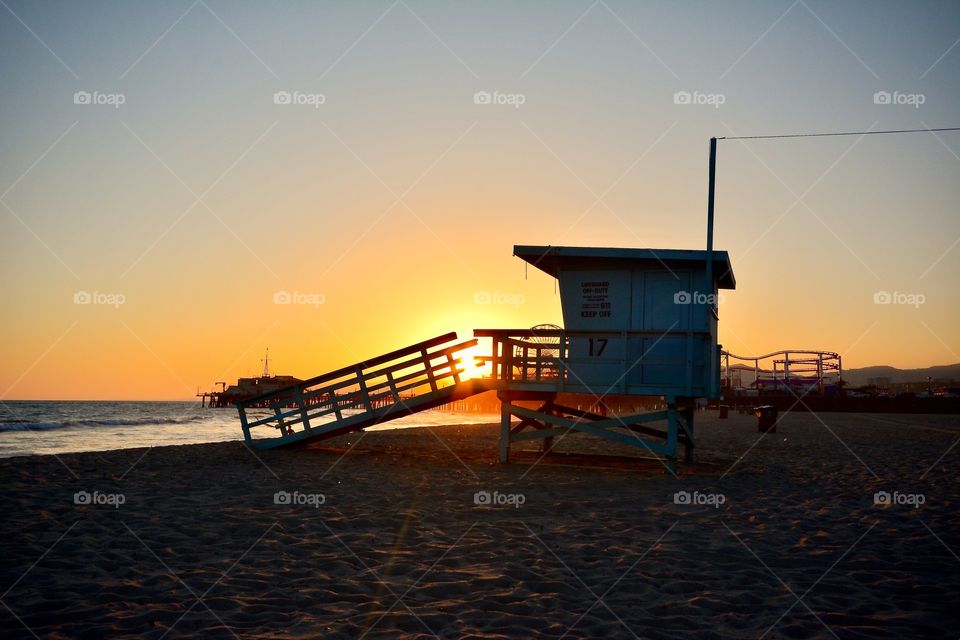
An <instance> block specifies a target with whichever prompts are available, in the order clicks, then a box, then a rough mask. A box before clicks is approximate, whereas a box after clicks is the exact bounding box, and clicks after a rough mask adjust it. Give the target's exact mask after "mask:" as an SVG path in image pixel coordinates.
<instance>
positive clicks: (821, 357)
mask: <svg viewBox="0 0 960 640" xmlns="http://www.w3.org/2000/svg"><path fill="white" fill-rule="evenodd" d="M721 359H722V366H723V385H724V387H725V388H726V389H738V388H740V389H744V388H746V389H756V390H757V391H758V392H769V391H791V392H794V393H798V392H804V393H807V392H812V391H817V392H819V393H824V390H825V389H826V387H828V386H830V385H836V384H838V383H840V381H841V377H842V374H843V365H842V359H841V356H840V354H839V353H834V352H833V351H815V350H811V349H784V350H782V351H774V352H773V353H767V354H764V355H762V356H738V355H736V354H734V353H730V352H729V351H726V350H724V351H721ZM731 360H732V361H733V362H732V363H731ZM744 372H747V373H750V374H752V375H753V380H752V381H750V382H749V383H748V384H744V381H743V374H744Z"/></svg>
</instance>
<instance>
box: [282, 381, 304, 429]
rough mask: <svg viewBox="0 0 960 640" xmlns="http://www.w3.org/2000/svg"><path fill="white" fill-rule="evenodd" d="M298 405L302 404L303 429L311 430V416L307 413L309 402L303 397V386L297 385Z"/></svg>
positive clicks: (301, 419) (301, 418)
mask: <svg viewBox="0 0 960 640" xmlns="http://www.w3.org/2000/svg"><path fill="white" fill-rule="evenodd" d="M297 405H299V406H300V421H301V422H302V423H303V429H304V430H305V431H310V418H309V417H308V415H307V402H306V400H304V399H303V387H297ZM282 428H283V427H282V426H281V429H282Z"/></svg>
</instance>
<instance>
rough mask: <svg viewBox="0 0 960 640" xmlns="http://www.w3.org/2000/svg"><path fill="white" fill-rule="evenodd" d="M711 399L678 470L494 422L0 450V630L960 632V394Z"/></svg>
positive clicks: (684, 634)
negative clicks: (816, 411) (611, 457)
mask: <svg viewBox="0 0 960 640" xmlns="http://www.w3.org/2000/svg"><path fill="white" fill-rule="evenodd" d="M697 419H698V434H699V443H698V444H699V449H698V457H699V460H700V461H701V464H700V465H698V466H695V467H693V468H690V467H683V466H681V467H680V469H679V470H678V475H677V476H676V477H675V476H674V475H672V474H671V473H670V472H669V470H668V469H666V468H665V467H664V466H663V465H661V464H660V463H659V462H655V461H653V462H651V461H638V462H636V463H633V462H630V461H625V460H620V461H619V462H617V463H616V464H605V463H603V462H602V461H601V460H599V459H597V458H593V457H590V456H586V457H580V458H575V459H571V458H562V457H558V460H556V461H553V460H543V461H541V462H538V463H533V461H535V460H537V456H536V454H529V455H527V456H521V457H522V458H523V460H522V461H518V462H515V463H512V464H509V465H499V464H497V463H496V462H495V457H496V451H497V433H498V430H497V428H496V427H495V426H492V425H491V426H479V425H474V426H450V427H441V428H434V429H409V430H404V431H384V432H376V433H370V434H367V435H363V436H362V437H360V436H359V435H353V436H350V437H346V438H340V439H338V440H335V441H330V442H329V443H326V445H325V446H324V447H323V448H321V449H316V450H306V451H277V452H257V453H256V455H254V453H251V452H250V451H248V450H247V449H246V448H245V447H244V446H243V445H242V444H240V443H236V442H227V443H220V444H210V445H189V446H180V447H157V448H153V449H139V450H138V449H128V450H122V451H109V452H99V453H83V454H68V455H61V456H59V458H56V457H53V456H34V457H30V458H12V459H5V460H0V470H2V478H3V481H4V491H3V493H2V498H0V508H2V511H3V520H2V522H3V524H2V532H0V535H2V537H0V539H2V540H3V542H2V554H0V574H2V575H0V585H2V586H0V588H2V589H3V591H4V592H5V593H4V594H3V596H2V599H0V600H2V603H0V604H2V606H0V636H2V637H32V636H31V633H34V634H36V635H37V636H38V637H41V638H45V637H50V638H61V637H62V638H68V637H69V638H105V637H123V636H129V637H133V636H136V637H146V638H162V637H166V638H179V637H197V636H200V637H211V638H232V637H240V638H316V637H334V638H357V637H361V636H364V635H365V634H366V637H371V638H387V637H424V638H426V637H434V636H439V637H442V638H463V637H474V638H515V637H547V638H561V637H570V638H580V637H590V638H597V637H625V638H633V637H640V638H758V637H766V638H811V637H822V638H833V637H838V638H843V639H846V638H908V637H909V638H927V637H929V638H943V637H957V635H958V633H960V630H958V623H960V609H958V607H957V605H956V599H957V594H958V593H960V558H958V557H957V554H958V553H960V508H958V507H960V503H958V495H960V489H958V486H960V484H958V480H960V446H957V447H955V448H953V449H952V450H950V451H949V452H947V450H948V448H950V447H951V445H954V444H956V442H957V440H958V439H960V416H909V415H906V416H905V415H896V416H886V415H866V414H864V415H859V414H820V415H819V416H817V415H812V414H789V415H787V416H786V417H785V418H784V419H783V420H782V421H781V423H780V425H779V428H778V432H777V433H776V434H769V435H766V436H765V437H763V438H762V439H761V438H760V436H759V434H758V433H757V431H756V419H755V418H753V417H752V416H747V415H741V414H736V413H734V414H732V415H731V416H730V419H729V420H722V421H721V420H718V419H717V416H716V413H706V414H699V415H698V417H697ZM821 420H822V421H823V422H821ZM531 446H532V445H531ZM557 448H558V450H560V451H564V450H569V451H585V452H590V451H593V452H598V451H601V450H602V449H605V448H606V445H605V444H604V443H602V442H600V441H598V440H596V439H593V438H589V437H584V436H577V435H572V436H569V437H568V438H567V439H565V440H564V441H562V442H560V443H559V444H558V447H557ZM616 452H617V453H619V454H622V455H626V456H636V455H637V452H636V451H632V450H627V449H617V450H616ZM945 452H946V455H943V454H944V453H945ZM941 456H943V457H942V459H940V460H939V462H938V458H941ZM880 491H886V492H888V493H890V494H891V496H892V499H891V500H890V501H889V502H887V503H885V504H880V505H877V504H875V502H874V494H875V493H876V492H880ZM78 492H81V493H80V494H79V496H78V497H79V500H80V502H88V504H76V503H75V495H76V494H77V493H78ZM82 492H87V494H89V500H87V497H86V494H84V493H82ZM278 492H279V495H278ZM284 492H286V493H284ZM477 492H486V493H480V494H479V495H477ZM495 492H496V493H495ZM677 492H687V494H682V493H681V494H680V496H678V498H679V499H680V501H681V502H683V501H685V495H689V496H690V500H689V502H690V504H677V503H676V502H675V494H677ZM894 492H896V494H895V495H894ZM920 496H922V501H923V503H922V504H919V505H915V504H913V503H917V502H920V500H921V497H920ZM488 497H489V500H487V498H488ZM477 499H479V500H480V501H481V502H486V501H489V502H498V503H500V504H494V505H489V504H476V500H477ZM278 502H279V504H278Z"/></svg>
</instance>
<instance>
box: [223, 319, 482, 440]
mask: <svg viewBox="0 0 960 640" xmlns="http://www.w3.org/2000/svg"><path fill="white" fill-rule="evenodd" d="M456 340H457V334H456V333H454V332H451V333H447V334H444V335H442V336H437V337H436V338H433V339H432V340H426V341H424V342H419V343H417V344H413V345H410V346H409V347H406V348H403V349H398V350H397V351H391V352H390V353H387V354H384V355H382V356H378V357H376V358H373V359H370V360H365V361H363V362H358V363H356V364H353V365H350V366H348V367H343V368H341V369H337V370H336V371H331V372H330V373H325V374H323V375H320V376H317V377H315V378H310V379H309V380H304V381H303V382H301V383H299V384H296V385H293V386H290V387H286V388H283V389H279V390H277V391H274V392H271V393H268V394H264V395H261V396H257V397H254V398H250V399H248V400H245V401H243V402H240V403H238V404H237V409H238V410H239V412H240V424H241V426H242V427H243V436H244V439H245V440H246V443H247V446H250V447H254V448H257V449H273V448H276V447H286V446H296V445H305V444H309V443H312V442H316V441H319V440H324V439H326V438H332V437H335V436H339V435H343V434H346V433H350V432H352V431H359V430H361V429H364V428H367V427H372V426H374V425H377V424H380V423H383V422H387V421H389V420H393V419H395V418H400V417H403V416H407V415H410V414H412V413H417V412H418V411H425V410H427V409H433V408H435V407H438V406H440V405H443V404H446V403H448V402H452V401H454V400H461V399H463V398H466V397H468V396H471V395H474V394H476V393H481V392H483V391H486V390H487V389H488V388H490V385H489V383H488V382H487V383H485V382H484V381H483V380H466V379H462V377H461V376H462V374H463V372H464V369H463V367H462V357H458V354H460V355H462V353H461V352H462V351H464V350H465V349H469V348H471V347H474V346H476V344H477V340H476V338H474V339H472V340H467V341H464V342H460V343H457V342H456Z"/></svg>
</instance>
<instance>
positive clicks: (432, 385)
mask: <svg viewBox="0 0 960 640" xmlns="http://www.w3.org/2000/svg"><path fill="white" fill-rule="evenodd" d="M420 353H421V354H422V355H423V366H424V367H426V368H427V378H428V379H429V380H430V390H431V391H436V390H437V377H436V376H435V375H433V367H431V366H430V360H431V357H430V353H429V352H428V351H427V350H426V349H422V350H421V351H420Z"/></svg>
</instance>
